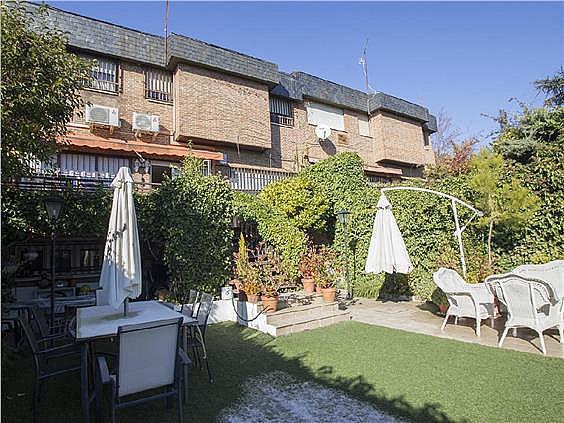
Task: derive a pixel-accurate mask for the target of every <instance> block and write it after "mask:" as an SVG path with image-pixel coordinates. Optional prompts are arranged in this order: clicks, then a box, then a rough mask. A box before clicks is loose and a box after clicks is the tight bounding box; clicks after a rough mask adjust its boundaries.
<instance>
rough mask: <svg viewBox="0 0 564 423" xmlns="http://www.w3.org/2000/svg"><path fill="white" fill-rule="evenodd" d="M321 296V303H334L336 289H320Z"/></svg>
mask: <svg viewBox="0 0 564 423" xmlns="http://www.w3.org/2000/svg"><path fill="white" fill-rule="evenodd" d="M321 294H322V295H323V301H324V302H326V303H332V302H334V301H335V297H336V295H337V289H336V288H322V289H321Z"/></svg>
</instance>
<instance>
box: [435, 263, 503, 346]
mask: <svg viewBox="0 0 564 423" xmlns="http://www.w3.org/2000/svg"><path fill="white" fill-rule="evenodd" d="M433 280H434V281H435V284H437V286H438V287H439V288H441V290H442V291H443V292H444V293H445V295H446V297H447V299H448V303H449V308H448V310H447V312H446V316H445V319H444V321H443V325H442V326H441V330H444V329H445V326H446V324H447V322H448V319H449V317H450V316H454V318H455V320H454V323H455V324H458V318H459V317H471V318H473V319H476V335H477V336H480V323H481V321H482V320H484V319H487V318H488V317H490V318H491V324H492V326H493V321H494V318H495V306H494V297H493V295H492V293H491V292H490V291H489V290H488V288H487V287H486V285H485V284H483V283H478V284H468V283H466V282H465V281H464V279H462V277H461V276H460V275H459V274H458V273H457V272H456V271H454V270H452V269H446V268H444V267H441V268H440V269H439V270H437V271H436V272H435V273H433Z"/></svg>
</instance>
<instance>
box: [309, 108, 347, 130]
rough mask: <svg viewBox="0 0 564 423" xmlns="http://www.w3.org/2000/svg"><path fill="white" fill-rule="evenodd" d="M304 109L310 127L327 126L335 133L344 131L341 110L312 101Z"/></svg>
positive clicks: (343, 115) (343, 117)
mask: <svg viewBox="0 0 564 423" xmlns="http://www.w3.org/2000/svg"><path fill="white" fill-rule="evenodd" d="M306 108H307V123H309V124H310V125H316V126H317V125H327V126H328V127H329V128H331V129H334V130H335V131H344V130H345V112H344V110H343V109H341V108H338V107H334V106H329V105H328V104H323V103H316V102H313V101H310V102H309V104H308V105H307V107H306Z"/></svg>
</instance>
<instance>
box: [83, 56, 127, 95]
mask: <svg viewBox="0 0 564 423" xmlns="http://www.w3.org/2000/svg"><path fill="white" fill-rule="evenodd" d="M94 60H95V63H94V65H93V66H92V71H91V72H90V75H91V77H92V78H91V79H90V88H94V89H95V90H102V91H109V92H113V93H117V92H118V91H119V88H120V86H119V79H120V78H119V66H118V63H117V62H116V61H115V60H111V59H105V58H96V59H94Z"/></svg>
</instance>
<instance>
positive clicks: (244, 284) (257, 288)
mask: <svg viewBox="0 0 564 423" xmlns="http://www.w3.org/2000/svg"><path fill="white" fill-rule="evenodd" d="M241 288H242V290H243V291H244V292H245V295H246V297H247V301H249V302H250V303H258V302H259V300H260V293H261V290H262V286H261V284H260V274H259V270H258V269H257V268H256V267H255V266H249V268H248V269H247V271H246V272H245V275H244V278H243V280H241Z"/></svg>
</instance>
